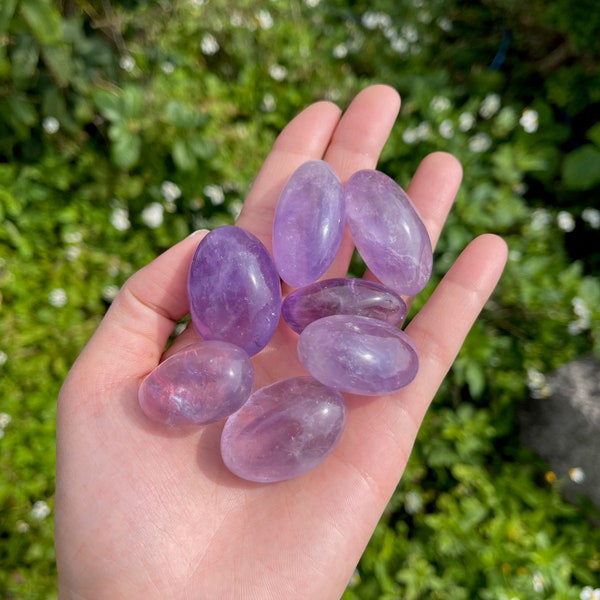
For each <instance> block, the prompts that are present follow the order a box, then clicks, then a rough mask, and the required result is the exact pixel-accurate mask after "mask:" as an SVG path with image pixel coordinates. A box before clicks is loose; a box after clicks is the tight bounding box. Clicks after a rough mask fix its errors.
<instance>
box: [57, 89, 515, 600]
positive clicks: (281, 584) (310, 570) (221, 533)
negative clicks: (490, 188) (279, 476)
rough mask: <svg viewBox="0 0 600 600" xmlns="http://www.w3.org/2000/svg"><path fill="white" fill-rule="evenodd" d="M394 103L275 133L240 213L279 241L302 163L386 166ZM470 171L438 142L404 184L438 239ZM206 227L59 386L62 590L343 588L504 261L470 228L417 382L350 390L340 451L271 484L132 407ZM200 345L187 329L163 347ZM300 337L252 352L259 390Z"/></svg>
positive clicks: (170, 593)
mask: <svg viewBox="0 0 600 600" xmlns="http://www.w3.org/2000/svg"><path fill="white" fill-rule="evenodd" d="M399 106H400V100H399V98H398V95H397V94H396V92H395V91H394V90H392V89H390V88H388V87H385V86H373V87H370V88H367V89H365V90H364V91H362V92H361V93H359V94H358V95H357V96H356V98H355V99H354V101H353V102H352V103H351V104H350V106H349V107H348V109H347V111H346V112H345V114H344V115H343V116H341V118H340V111H339V109H338V108H337V107H336V106H334V105H333V104H331V103H328V102H318V103H316V104H313V105H311V106H310V107H308V108H307V109H306V110H304V111H303V112H302V113H300V114H299V115H298V116H297V117H296V118H295V119H294V120H293V121H291V122H290V124H289V125H288V126H287V127H286V128H285V129H284V130H283V132H282V133H281V135H280V136H279V138H278V139H277V141H276V143H275V145H274V147H273V150H272V152H271V153H270V154H269V156H268V157H267V159H266V161H265V163H264V165H263V167H262V169H261V170H260V173H259V174H258V176H257V178H256V181H255V183H254V185H253V187H252V190H251V192H250V194H249V195H248V198H247V200H246V202H245V205H244V209H243V211H242V214H241V215H240V217H239V220H238V223H237V224H238V225H239V226H240V227H242V228H244V229H247V230H248V231H251V232H252V233H254V234H255V235H257V236H258V237H259V238H260V239H261V240H262V241H263V242H264V243H265V245H266V246H267V248H269V249H270V248H271V224H272V219H273V212H274V207H275V203H276V200H277V198H278V195H279V192H280V191H281V189H282V186H283V184H284V183H285V181H286V179H287V178H288V177H289V175H290V174H291V173H292V172H293V171H294V169H295V168H296V167H298V166H299V165H300V164H301V163H302V162H304V161H306V160H310V159H314V158H323V157H324V158H325V160H327V161H328V162H329V163H330V164H331V165H332V166H333V167H334V168H335V169H336V171H337V172H338V174H339V176H340V178H341V179H342V181H345V180H346V179H347V178H348V177H349V176H350V175H351V174H352V173H354V172H355V171H357V170H359V169H364V168H375V166H376V163H377V159H378V156H379V153H380V151H381V148H382V146H383V144H384V143H385V141H386V139H387V137H388V135H389V132H390V129H391V127H392V125H393V123H394V121H395V119H396V116H397V113H398V110H399ZM460 179H461V169H460V166H459V165H458V163H457V161H456V160H455V159H454V158H452V157H451V156H449V155H447V154H443V153H434V154H432V155H430V156H428V157H427V158H426V159H425V160H424V161H423V162H422V164H421V165H420V167H419V168H418V170H417V172H416V173H415V175H414V178H413V180H412V183H411V184H410V187H409V189H408V192H409V195H410V196H411V197H412V199H413V201H414V203H415V204H416V206H417V207H418V210H419V212H420V214H421V216H422V218H423V220H424V222H425V224H426V226H427V228H428V231H429V234H430V236H431V239H432V242H433V243H434V244H435V241H436V240H437V238H438V235H439V233H440V230H441V228H442V226H443V223H444V220H445V218H446V215H447V212H448V211H449V210H450V207H451V204H452V202H453V199H454V195H455V193H456V191H457V189H458V186H459V184H460ZM203 235H204V234H203V233H202V232H198V233H196V234H193V235H192V236H190V237H189V238H187V239H185V240H183V241H182V242H180V243H179V244H177V245H176V246H174V247H173V248H171V249H170V250H168V251H167V252H165V253H164V254H162V255H161V256H159V257H158V258H157V259H156V260H154V261H153V262H152V263H151V264H149V265H148V266H146V267H145V268H143V269H141V270H140V271H139V272H138V273H136V274H135V275H133V276H132V277H131V278H130V279H129V281H128V282H127V283H126V284H125V285H124V286H123V288H122V290H121V292H120V293H119V295H118V296H117V298H116V299H115V301H114V302H113V304H112V306H111V308H110V310H109V311H108V313H107V315H106V317H105V319H104V320H103V321H102V323H101V325H100V327H99V328H98V330H97V332H96V333H95V334H94V336H93V337H92V339H91V340H90V342H89V343H88V345H87V346H86V348H85V349H84V350H83V351H82V353H81V355H80V357H79V358H78V360H77V361H76V363H75V365H74V366H73V368H72V370H71V372H70V374H69V376H68V378H67V380H66V382H65V384H64V386H63V389H62V391H61V394H60V398H59V403H58V433H57V453H58V456H57V491H56V550H57V559H58V566H59V575H60V593H61V598H93V599H95V600H98V599H102V598H108V599H110V600H117V599H120V598H124V599H128V600H130V599H135V598H144V599H145V600H150V599H152V598H158V599H165V598H197V599H210V600H214V599H217V598H218V599H243V600H249V599H251V598H256V599H260V600H267V599H273V600H281V599H282V598H285V599H286V600H293V599H294V598H298V599H300V598H302V599H306V598H310V599H311V600H325V599H335V598H339V597H340V596H341V594H342V593H343V591H344V589H345V587H346V584H347V582H348V580H349V579H350V576H351V575H352V573H353V570H354V568H355V566H356V564H357V562H358V560H359V559H360V556H361V554H362V552H363V550H364V548H365V546H366V544H367V543H368V541H369V538H370V536H371V534H372V532H373V530H374V528H375V526H376V524H377V522H378V520H379V518H380V516H381V514H382V512H383V510H384V508H385V506H386V504H387V502H388V500H389V499H390V496H391V495H392V493H393V491H394V489H395V487H396V485H397V484H398V481H399V479H400V476H401V475H402V472H403V470H404V468H405V465H406V461H407V459H408V456H409V454H410V451H411V448H412V446H413V443H414V440H415V437H416V435H417V431H418V429H419V426H420V423H421V421H422V419H423V416H424V414H425V411H426V410H427V408H428V406H429V404H430V402H431V400H432V398H433V396H434V394H435V393H436V391H437V389H438V387H439V385H440V383H441V382H442V379H443V378H444V376H445V374H446V372H447V371H448V369H449V368H450V366H451V364H452V362H453V360H454V358H455V356H456V354H457V352H458V350H459V348H460V346H461V344H462V342H463V340H464V338H465V336H466V334H467V332H468V331H469V329H470V327H471V325H472V323H473V321H474V320H475V318H476V317H477V315H478V313H479V311H480V310H481V308H482V306H483V304H484V303H485V301H486V300H487V298H488V296H489V295H490V293H491V292H492V290H493V288H494V286H495V285H496V282H497V280H498V278H499V276H500V273H501V271H502V268H503V265H504V262H505V259H506V246H505V244H504V242H503V241H502V240H501V239H499V238H497V237H496V236H492V235H484V236H481V237H479V238H477V239H475V240H474V241H473V242H472V243H471V244H470V245H469V247H467V248H466V250H465V251H464V252H463V253H462V255H461V256H460V257H459V258H458V260H457V261H456V263H455V264H454V266H453V267H452V268H451V269H450V271H449V272H448V274H447V275H446V276H445V278H444V279H443V280H442V282H441V283H440V284H439V286H438V288H437V289H436V290H435V292H434V293H433V294H432V296H431V297H430V299H429V300H428V301H427V303H426V305H425V306H424V307H423V308H422V310H421V311H420V312H419V313H418V314H417V315H416V316H415V317H414V318H413V320H412V321H411V323H410V325H409V326H408V329H407V331H408V332H409V333H410V335H411V337H412V338H413V340H414V341H415V343H416V345H417V347H418V348H419V353H420V357H421V363H420V369H419V372H418V375H417V377H416V379H415V380H414V381H413V382H412V383H411V384H410V385H409V386H408V387H406V388H404V389H403V390H401V391H400V392H398V393H396V394H394V395H391V396H388V397H382V398H377V399H373V398H368V399H365V398H360V397H357V396H349V397H348V421H347V426H346V430H345V432H344V434H343V436H342V439H341V441H340V443H339V445H338V446H337V447H336V449H335V450H334V452H333V453H332V455H331V456H330V457H329V458H328V459H327V460H326V461H325V462H324V463H323V464H322V465H321V466H319V467H318V468H317V469H315V470H314V471H311V472H309V473H308V474H306V475H304V476H301V477H299V478H297V479H292V480H289V481H285V482H281V483H276V484H265V485H260V484H253V483H250V482H247V481H243V480H241V479H238V478H236V477H235V476H234V475H232V474H231V473H230V472H229V471H228V470H227V469H226V468H225V467H224V465H223V463H222V461H221V459H220V455H219V436H220V430H221V427H222V423H221V424H213V425H208V426H206V427H203V428H201V429H199V430H196V431H193V432H189V431H186V432H177V431H172V432H170V431H167V430H165V429H164V428H161V427H159V426H155V425H153V424H152V423H151V422H150V421H149V420H148V419H146V418H145V417H144V415H143V414H142V413H141V410H140V409H139V406H138V404H137V390H138V386H139V383H140V381H141V380H142V378H143V377H144V376H145V375H147V374H148V373H149V372H150V371H151V370H152V369H153V368H154V367H155V366H156V365H157V364H158V363H159V362H160V361H161V359H162V358H163V350H164V348H165V343H166V341H167V339H168V337H169V335H170V334H171V333H172V331H173V327H174V323H175V322H176V321H177V320H178V319H180V318H181V317H183V316H184V315H185V314H186V313H187V310H188V304H187V299H186V276H187V269H188V265H189V262H190V260H191V257H192V254H193V252H194V250H195V248H196V246H197V244H198V242H199V241H200V239H201V238H202V236H203ZM351 253H352V242H351V240H350V239H348V238H347V239H345V241H344V243H343V245H342V248H341V250H340V252H339V254H338V256H337V258H336V261H335V263H334V265H333V266H332V267H331V269H330V270H329V272H328V273H327V276H328V277H332V276H338V277H339V276H344V275H345V274H346V271H347V268H348V264H349V260H350V256H351ZM367 276H368V275H367ZM195 339H197V335H196V334H195V333H194V331H193V329H192V328H188V329H187V330H186V331H185V332H184V333H183V334H182V335H181V336H179V338H177V340H176V341H175V342H174V344H173V346H172V347H171V348H170V349H169V353H172V352H175V351H176V350H177V349H178V348H181V347H182V346H184V345H186V344H188V343H190V342H191V341H193V340H195ZM295 343H296V335H295V334H293V333H292V332H291V330H289V328H288V327H287V326H286V325H285V324H282V325H280V326H279V328H278V330H277V332H276V334H275V336H274V338H273V340H272V342H271V343H270V344H269V346H268V347H267V348H266V349H265V350H264V351H263V352H262V353H261V354H260V355H258V356H257V357H255V359H254V364H255V369H256V380H257V381H256V384H257V386H263V385H266V384H268V383H271V382H273V381H276V380H279V379H283V378H285V377H289V376H292V375H296V374H300V373H303V370H302V367H301V366H300V365H299V363H298V360H297V358H296V353H295Z"/></svg>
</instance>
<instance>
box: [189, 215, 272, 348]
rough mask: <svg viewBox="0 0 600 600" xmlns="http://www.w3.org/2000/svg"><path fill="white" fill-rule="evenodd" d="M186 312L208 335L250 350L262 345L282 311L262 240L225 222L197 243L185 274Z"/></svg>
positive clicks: (201, 331) (206, 337) (267, 339)
mask: <svg viewBox="0 0 600 600" xmlns="http://www.w3.org/2000/svg"><path fill="white" fill-rule="evenodd" d="M188 296H189V302H190V315H191V317H192V322H193V324H194V326H195V327H196V329H197V331H198V333H199V334H200V335H201V336H202V338H203V339H206V340H221V341H225V342H230V343H232V344H235V345H237V346H240V347H241V348H243V349H244V350H245V351H246V352H247V353H248V354H249V355H251V356H252V355H253V354H256V353H257V352H259V351H260V350H262V349H263V348H264V347H265V346H266V345H267V343H268V342H269V340H270V339H271V337H272V336H273V333H274V331H275V328H276V327H277V323H278V322H279V316H280V314H281V283H280V280H279V275H278V274H277V269H276V268H275V264H274V263H273V259H272V258H271V256H270V254H269V253H268V252H267V249H266V248H265V247H264V245H263V244H262V243H261V242H260V240H259V239H258V238H257V237H255V236H254V235H252V234H251V233H248V232H247V231H245V230H243V229H241V228H239V227H235V226H231V225H225V226H223V227H218V228H217V229H213V230H212V231H211V232H209V233H208V234H207V235H206V237H204V239H203V240H202V241H201V242H200V243H199V244H198V248H197V249H196V252H195V254H194V257H193V258H192V262H191V264H190V270H189V275H188Z"/></svg>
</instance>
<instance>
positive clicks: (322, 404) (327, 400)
mask: <svg viewBox="0 0 600 600" xmlns="http://www.w3.org/2000/svg"><path fill="white" fill-rule="evenodd" d="M345 421H346V409H345V405H344V399H343V397H342V395H341V394H340V393H339V392H336V391H335V390H332V389H330V388H328V387H326V386H324V385H323V384H321V383H319V382H318V381H315V380H314V379H312V378H311V377H293V378H290V379H284V380H282V381H278V382H277V383H274V384H272V385H269V386H267V387H264V388H261V389H259V390H257V391H256V392H254V393H253V394H252V395H251V396H250V398H249V399H248V401H247V402H246V403H245V404H244V406H243V407H242V408H241V409H240V410H238V411H237V412H236V413H234V414H233V415H232V416H231V417H229V418H228V419H227V421H226V423H225V428H224V429H223V434H222V437H221V455H222V457H223V461H224V462H225V465H226V466H227V467H228V468H229V470H230V471H232V472H233V473H235V474H236V475H238V476H239V477H242V478H243V479H248V480H250V481H257V482H273V481H282V480H284V479H290V478H292V477H297V476H298V475H302V474H303V473H306V472H307V471H310V470H311V469H314V468H315V467H316V466H318V465H319V464H321V463H322V462H323V461H324V460H325V458H327V456H328V455H329V454H330V453H331V451H332V450H333V448H334V447H335V445H336V444H337V442H338V440H339V439H340V436H341V434H342V431H343V429H344V424H345Z"/></svg>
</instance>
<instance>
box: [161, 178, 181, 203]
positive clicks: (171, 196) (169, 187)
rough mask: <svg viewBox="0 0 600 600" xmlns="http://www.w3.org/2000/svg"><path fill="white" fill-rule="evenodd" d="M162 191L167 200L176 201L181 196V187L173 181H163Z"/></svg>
mask: <svg viewBox="0 0 600 600" xmlns="http://www.w3.org/2000/svg"><path fill="white" fill-rule="evenodd" d="M160 193H161V194H162V197H163V198H164V199H165V200H166V201H167V202H175V200H177V199H178V198H181V189H180V188H179V186H178V185H177V184H176V183H173V182H172V181H163V182H162V183H161V184H160Z"/></svg>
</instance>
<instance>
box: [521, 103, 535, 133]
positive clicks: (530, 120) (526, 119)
mask: <svg viewBox="0 0 600 600" xmlns="http://www.w3.org/2000/svg"><path fill="white" fill-rule="evenodd" d="M519 125H521V127H522V128H523V129H524V130H525V131H526V132H527V133H534V132H535V131H537V128H538V125H539V115H538V113H537V111H536V110H534V109H533V108H526V109H525V110H523V113H522V114H521V118H520V119H519Z"/></svg>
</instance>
